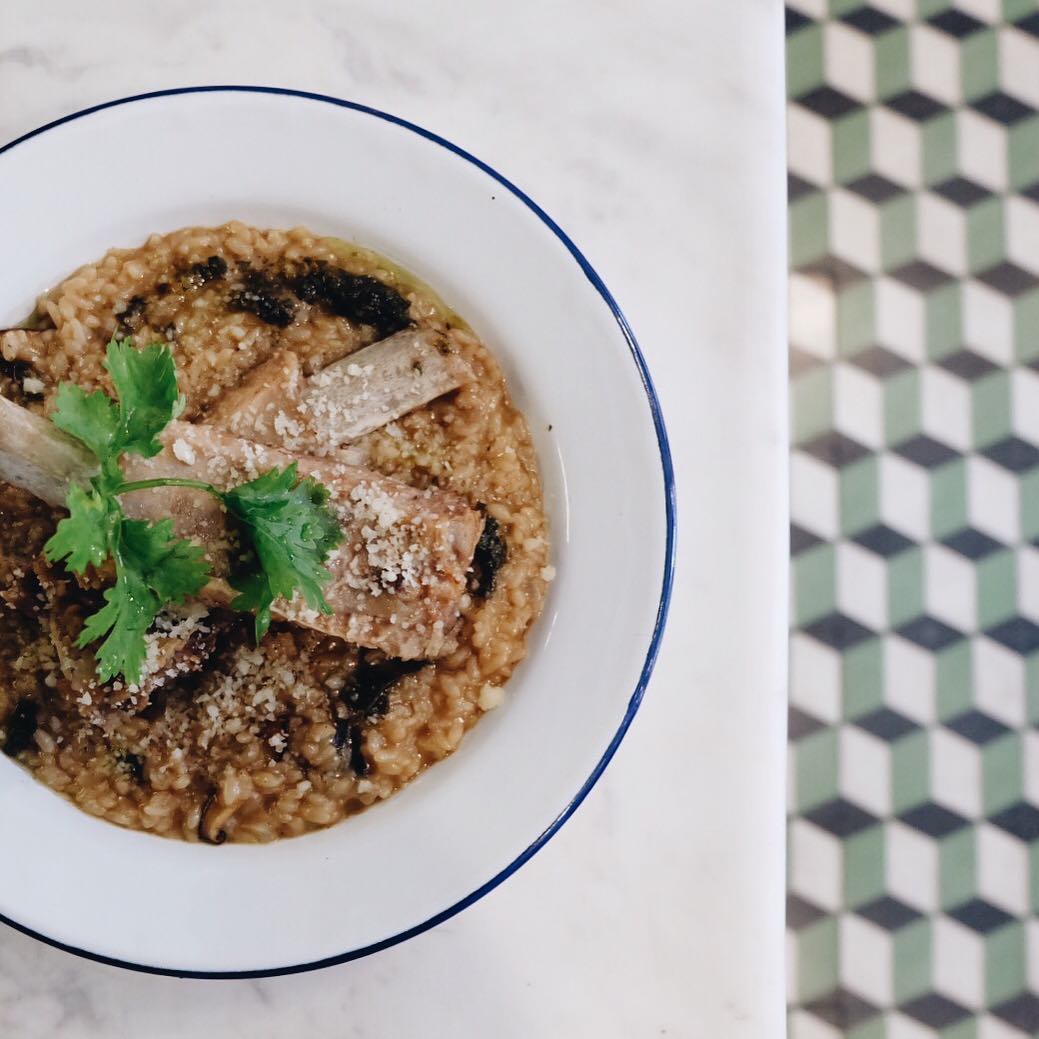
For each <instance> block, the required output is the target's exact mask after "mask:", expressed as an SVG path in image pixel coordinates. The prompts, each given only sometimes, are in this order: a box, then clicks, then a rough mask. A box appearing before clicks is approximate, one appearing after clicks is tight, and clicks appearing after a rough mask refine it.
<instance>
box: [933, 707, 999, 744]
mask: <svg viewBox="0 0 1039 1039" xmlns="http://www.w3.org/2000/svg"><path fill="white" fill-rule="evenodd" d="M943 724H944V725H945V727H946V728H947V729H951V730H952V731H953V732H955V733H956V735H957V736H962V737H963V738H964V739H965V740H970V741H971V743H974V744H976V745H977V746H979V747H984V746H985V744H986V743H991V742H992V741H993V740H996V739H999V737H1000V736H1005V735H1006V734H1007V733H1008V732H1009V731H1010V729H1008V728H1007V726H1005V725H1004V724H1003V723H1002V722H1000V721H997V720H996V719H995V718H990V717H989V716H988V715H987V714H984V713H982V712H981V711H978V710H970V711H964V712H963V714H958V715H956V717H955V718H947V719H946V720H945V722H944V723H943Z"/></svg>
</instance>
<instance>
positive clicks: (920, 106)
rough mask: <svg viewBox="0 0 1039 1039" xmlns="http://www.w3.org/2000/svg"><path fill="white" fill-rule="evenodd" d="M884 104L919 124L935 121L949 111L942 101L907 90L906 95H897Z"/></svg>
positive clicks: (917, 91) (916, 91)
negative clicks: (936, 117) (938, 116)
mask: <svg viewBox="0 0 1039 1039" xmlns="http://www.w3.org/2000/svg"><path fill="white" fill-rule="evenodd" d="M884 104H885V105H887V107H888V108H891V109H893V110H894V111H896V112H898V113H899V114H900V115H904V116H905V117H906V118H907V119H912V120H913V121H914V122H917V123H923V122H926V121H927V120H928V119H933V118H934V117H935V116H937V115H941V114H942V113H943V112H947V111H948V108H946V107H945V105H943V104H942V103H941V102H940V101H936V100H935V99H934V98H933V97H928V95H927V94H922V93H920V91H919V90H906V91H905V92H904V93H901V94H895V95H894V97H889V98H888V99H887V100H886V101H885V102H884Z"/></svg>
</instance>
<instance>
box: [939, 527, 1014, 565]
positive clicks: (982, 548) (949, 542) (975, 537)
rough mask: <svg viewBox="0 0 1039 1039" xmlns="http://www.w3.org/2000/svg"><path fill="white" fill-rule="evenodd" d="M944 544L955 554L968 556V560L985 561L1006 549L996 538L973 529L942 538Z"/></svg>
mask: <svg viewBox="0 0 1039 1039" xmlns="http://www.w3.org/2000/svg"><path fill="white" fill-rule="evenodd" d="M942 544H943V545H945V547H946V548H951V549H952V550H953V552H958V553H959V554H960V555H961V556H966V558H967V559H984V558H985V557H986V556H990V555H992V553H993V552H998V551H999V550H1000V549H1001V548H1004V547H1005V546H1004V545H1002V544H1000V542H998V541H996V540H995V539H994V538H990V537H989V536H988V534H983V533H982V532H981V531H980V530H975V529H974V528H973V527H964V528H963V529H962V530H957V531H956V533H955V534H950V535H949V536H948V537H946V538H942Z"/></svg>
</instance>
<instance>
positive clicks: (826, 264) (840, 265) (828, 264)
mask: <svg viewBox="0 0 1039 1039" xmlns="http://www.w3.org/2000/svg"><path fill="white" fill-rule="evenodd" d="M797 273H798V274H807V275H810V276H812V277H815V278H822V279H823V280H824V281H828V282H829V283H830V285H831V286H832V287H833V288H834V289H836V290H838V291H839V290H840V289H843V288H845V287H846V286H848V285H854V284H855V283H856V282H859V281H862V280H863V279H865V278H867V277H868V275H867V274H866V272H865V271H863V270H859V268H858V267H856V266H855V265H854V264H853V263H848V261H847V260H842V259H841V258H840V257H839V256H823V257H822V258H821V259H818V260H812V262H811V263H806V264H802V265H801V266H800V267H798V268H797Z"/></svg>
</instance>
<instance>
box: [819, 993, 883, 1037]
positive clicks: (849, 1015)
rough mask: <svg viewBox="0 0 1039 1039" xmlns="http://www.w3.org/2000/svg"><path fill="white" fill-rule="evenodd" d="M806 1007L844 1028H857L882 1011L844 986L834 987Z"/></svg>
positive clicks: (835, 1025) (827, 1020)
mask: <svg viewBox="0 0 1039 1039" xmlns="http://www.w3.org/2000/svg"><path fill="white" fill-rule="evenodd" d="M804 1009H805V1010H807V1011H808V1012H809V1013H811V1014H814V1015H815V1016H816V1017H819V1018H822V1019H823V1020H824V1021H826V1022H827V1023H828V1024H831V1025H833V1027H834V1028H840V1029H842V1030H844V1029H849V1028H855V1027H856V1026H857V1025H861V1024H863V1023H864V1022H865V1021H869V1020H871V1019H872V1018H874V1017H876V1016H877V1014H879V1013H880V1010H879V1009H877V1007H875V1006H874V1005H873V1004H872V1003H867V1002H866V1000H864V999H863V998H862V997H861V996H856V995H855V993H854V992H849V991H848V990H847V989H844V988H837V989H834V990H833V992H828V993H827V994H826V995H825V996H822V997H820V998H819V999H815V1000H812V1002H811V1003H805V1004H804Z"/></svg>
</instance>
